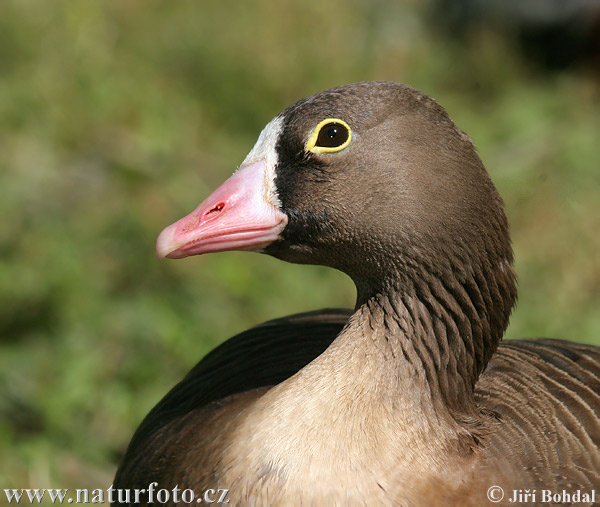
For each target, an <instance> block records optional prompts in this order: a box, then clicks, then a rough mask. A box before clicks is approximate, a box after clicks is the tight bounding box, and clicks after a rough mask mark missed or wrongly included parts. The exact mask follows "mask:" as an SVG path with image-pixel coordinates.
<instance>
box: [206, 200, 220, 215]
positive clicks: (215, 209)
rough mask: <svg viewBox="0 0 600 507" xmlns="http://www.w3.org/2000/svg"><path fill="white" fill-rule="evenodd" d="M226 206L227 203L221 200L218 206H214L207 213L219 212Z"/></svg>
mask: <svg viewBox="0 0 600 507" xmlns="http://www.w3.org/2000/svg"><path fill="white" fill-rule="evenodd" d="M224 207H225V203H224V202H220V203H219V204H217V205H216V206H214V207H213V208H211V209H209V210H208V211H207V212H206V214H205V216H206V215H210V214H211V213H218V212H219V211H221V210H222V209H223V208H224Z"/></svg>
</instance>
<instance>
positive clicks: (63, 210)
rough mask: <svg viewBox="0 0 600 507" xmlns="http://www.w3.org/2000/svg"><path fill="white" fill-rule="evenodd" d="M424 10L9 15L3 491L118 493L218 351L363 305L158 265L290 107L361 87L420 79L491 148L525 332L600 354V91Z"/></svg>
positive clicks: (13, 10)
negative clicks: (298, 320)
mask: <svg viewBox="0 0 600 507" xmlns="http://www.w3.org/2000/svg"><path fill="white" fill-rule="evenodd" d="M413 4H414V5H413ZM415 5H417V2H407V3H405V4H404V5H403V6H402V5H400V6H398V5H392V3H391V2H390V3H385V2H359V1H358V0H356V1H353V2H344V3H341V2H340V3H337V2H319V1H317V0H310V1H304V2H286V1H284V2H272V1H266V0H264V1H258V2H252V3H247V2H233V1H224V2H159V1H147V2H134V1H132V0H131V1H130V0H123V1H119V2H67V1H56V2H43V1H42V0H30V1H28V2H24V1H19V0H5V1H4V2H3V3H2V6H0V33H1V34H2V36H1V37H0V62H1V67H2V70H1V73H0V154H1V155H0V211H1V214H2V228H0V489H2V488H9V487H19V488H24V487H37V488H43V487H55V488H59V487H62V488H84V487H89V488H101V487H106V486H108V485H109V484H110V481H111V479H112V476H113V474H114V471H115V467H116V464H117V462H118V459H119V456H120V454H121V453H122V452H123V450H124V447H125V446H126V444H127V442H128V440H129V438H130V437H131V435H132V433H133V431H134V429H135V428H136V426H137V424H138V423H139V421H140V420H141V418H142V417H143V416H144V415H145V414H146V413H147V412H148V410H149V409H150V408H151V407H152V406H153V405H154V404H155V403H156V402H157V401H158V400H159V399H160V397H161V396H162V395H163V394H165V393H166V391H167V390H168V389H169V388H170V387H171V386H172V385H173V384H174V383H175V382H176V381H177V380H178V379H179V378H180V377H181V376H182V375H183V374H184V373H185V372H186V371H187V370H188V369H189V368H190V367H191V366H193V364H195V363H196V362H197V361H198V360H199V359H200V358H201V357H202V356H203V355H204V354H205V353H206V352H207V351H208V350H210V349H211V348H213V347H214V346H215V345H216V344H218V343H220V342H221V341H223V340H224V339H226V338H227V337H229V336H231V335H232V334H234V333H236V332H238V331H241V330H243V329H245V328H247V327H249V326H251V325H253V324H257V323H259V322H261V321H264V320H267V319H270V318H274V317H277V316H280V315H284V314H287V313H293V312H299V311H305V310H309V309H313V308H319V307H324V306H351V305H352V304H353V297H354V289H353V287H352V285H351V283H350V282H349V281H348V280H347V279H346V278H345V277H344V276H343V275H341V274H339V273H335V272H333V271H331V270H327V269H323V268H318V267H310V266H296V265H290V264H285V263H282V262H279V261H276V260H274V259H271V258H268V257H266V256H258V255H249V254H247V253H224V254H219V255H215V256H205V257H197V258H192V259H187V260H185V261H179V262H158V261H157V260H156V259H155V258H154V254H153V245H154V241H155V238H156V236H157V234H158V233H159V232H160V230H161V229H162V228H163V227H164V226H166V225H168V224H169V223H171V222H172V221H174V220H175V219H177V218H179V217H180V216H182V215H183V214H184V213H187V212H188V211H190V210H191V209H192V208H194V207H195V206H196V205H197V204H198V203H199V202H200V201H201V200H202V199H203V198H204V197H205V196H206V195H207V194H208V193H209V192H210V190H211V189H212V188H214V187H215V186H216V185H218V183H219V182H221V181H222V180H224V179H225V178H226V177H227V176H228V175H229V174H231V172H233V170H234V169H235V168H236V166H237V164H239V163H240V162H241V160H242V159H243V157H244V155H245V154H246V152H247V151H248V150H249V149H250V148H251V147H252V145H253V143H254V140H255V138H256V136H257V135H258V133H259V131H260V129H261V128H262V127H263V126H264V124H266V123H267V121H268V120H269V119H270V118H271V117H272V116H274V115H275V114H277V113H278V112H279V111H281V110H282V109H283V108H285V107H286V106H288V105H289V104H291V103H293V102H295V101H296V100H298V99H300V98H301V97H303V96H305V95H308V94H311V93H314V92H316V91H319V90H321V89H324V88H328V87H331V86H335V85H339V84H343V83H348V82H353V81H360V80H371V79H387V80H393V81H401V82H406V83H409V84H411V85H413V86H415V87H417V88H419V89H421V90H423V91H425V92H426V93H429V94H431V95H433V96H434V97H436V98H437V99H438V100H439V101H440V102H441V103H442V104H443V105H444V106H445V107H446V108H447V109H448V111H449V113H450V115H451V117H452V118H453V119H454V120H455V121H456V123H457V124H458V125H459V126H460V127H461V128H463V129H464V130H465V131H466V132H467V133H469V135H471V137H472V138H473V139H474V141H475V142H476V144H477V145H478V146H479V149H480V154H481V156H482V159H483V160H484V163H485V164H486V166H487V168H488V170H489V171H490V173H491V175H492V178H493V179H494V181H495V182H496V184H497V186H498V187H499V189H500V191H501V193H502V195H503V196H504V198H505V201H506V204H507V211H508V215H509V218H510V221H511V224H512V233H513V242H514V248H515V252H516V259H517V261H516V268H517V271H518V274H519V278H520V300H519V304H518V307H517V309H516V311H515V313H514V316H513V318H512V323H511V327H510V328H509V331H508V337H510V338H515V337H519V336H554V337H562V338H571V339H576V340H578V341H585V342H589V343H596V344H599V345H600V312H599V311H598V306H599V301H600V234H598V231H599V230H600V200H599V199H598V189H599V188H600V167H599V163H598V160H599V154H600V148H599V145H598V141H599V140H600V100H599V97H600V90H599V87H598V82H597V79H594V78H593V76H591V75H590V76H588V75H587V73H586V72H585V70H584V71H578V72H573V73H570V74H554V75H546V74H542V73H540V72H539V71H537V70H536V69H535V68H533V67H532V66H531V65H530V64H528V63H526V62H523V61H521V60H520V59H519V58H518V57H517V56H515V55H514V54H513V53H512V52H511V50H510V47H508V45H507V44H504V43H503V42H502V41H501V40H500V39H499V38H498V37H495V36H493V35H491V34H487V33H479V34H474V36H473V40H472V41H471V42H470V43H468V44H467V45H466V47H462V46H458V45H455V44H452V43H451V42H449V41H448V40H447V39H443V38H441V37H440V36H439V35H438V34H437V33H436V29H435V28H434V27H432V26H431V25H429V24H428V23H427V22H426V20H425V18H424V17H423V15H422V13H421V12H420V11H419V9H418V8H417V7H415Z"/></svg>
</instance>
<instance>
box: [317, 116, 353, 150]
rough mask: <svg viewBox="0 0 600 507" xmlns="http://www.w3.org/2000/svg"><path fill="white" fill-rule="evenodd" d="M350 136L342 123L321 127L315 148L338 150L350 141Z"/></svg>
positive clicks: (332, 123)
mask: <svg viewBox="0 0 600 507" xmlns="http://www.w3.org/2000/svg"><path fill="white" fill-rule="evenodd" d="M349 134H350V133H349V132H348V129H347V128H346V127H344V125H342V124H341V123H337V122H331V123H327V124H325V125H323V126H322V127H321V130H320V131H319V135H318V136H317V142H316V144H315V146H321V147H322V148H337V147H338V146H341V145H342V144H344V143H345V142H346V141H347V140H348V135H349Z"/></svg>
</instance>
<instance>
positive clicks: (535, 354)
mask: <svg viewBox="0 0 600 507" xmlns="http://www.w3.org/2000/svg"><path fill="white" fill-rule="evenodd" d="M476 393H477V396H478V401H479V403H480V404H481V405H482V406H484V407H486V408H489V409H491V410H494V411H495V412H496V413H498V414H499V415H500V418H501V421H502V424H501V425H500V428H499V429H498V431H496V432H495V433H494V434H493V435H491V436H490V444H489V445H490V451H491V453H492V454H493V455H495V457H496V462H497V463H498V464H499V465H500V466H501V468H503V469H504V470H505V472H506V475H507V476H508V477H510V476H513V479H514V487H515V488H517V489H520V488H531V487H539V488H543V487H548V485H551V484H557V483H558V484H560V485H561V486H562V487H564V488H567V489H569V487H571V488H574V489H577V488H579V489H583V488H591V487H594V486H595V487H598V486H600V474H599V473H598V471H599V470H600V349H599V348H597V347H593V346H589V345H582V344H576V343H570V342H565V341H562V340H553V339H538V340H518V341H516V340H515V341H507V342H504V343H502V344H501V346H500V347H499V348H498V351H497V352H496V354H494V356H493V358H492V360H491V362H490V364H489V366H488V368H487V369H486V371H485V372H484V374H483V375H482V376H481V378H480V381H479V382H478V384H477V386H476ZM515 471H517V472H516V473H515Z"/></svg>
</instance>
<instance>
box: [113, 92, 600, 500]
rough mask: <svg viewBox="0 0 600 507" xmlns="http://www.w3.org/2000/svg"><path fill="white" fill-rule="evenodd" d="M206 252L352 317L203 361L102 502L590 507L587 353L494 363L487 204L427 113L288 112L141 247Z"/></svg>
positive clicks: (283, 327) (508, 301) (500, 261)
mask: <svg viewBox="0 0 600 507" xmlns="http://www.w3.org/2000/svg"><path fill="white" fill-rule="evenodd" d="M225 250H248V251H254V252H262V253H265V254H267V255H270V256H273V257H276V258H278V259H282V260H285V261H289V262H294V263H301V264H318V265H324V266H329V267H332V268H335V269H337V270H341V271H342V272H344V273H346V274H347V275H348V276H349V277H350V278H351V279H352V281H353V282H354V284H355V285H356V291H357V297H356V306H355V308H354V309H353V310H340V309H324V310H319V311H313V312H309V313H302V314H297V315H291V316H288V317H284V318H279V319H276V320H272V321H269V322H266V323H264V324H261V325H258V326H256V327H253V328H252V329H249V330H247V331H245V332H242V333H241V334H238V335H237V336H234V337H233V338H231V339H229V340H227V341H226V342H224V343H223V344H222V345H220V346H218V347H217V348H216V349H214V350H213V351H212V352H210V353H209V354H208V355H207V356H206V357H205V358H204V359H202V360H201V361H200V362H199V363H198V364H197V365H196V366H195V367H194V368H193V369H192V370H191V371H190V372H189V373H188V374H187V376H185V378H184V379H183V380H182V381H181V382H180V383H179V384H178V385H176V386H175V387H174V388H173V389H172V390H171V391H170V392H169V393H168V394H167V395H166V396H165V397H164V398H163V399H162V401H160V402H159V403H158V405H157V406H156V407H155V408H154V409H153V410H152V411H151V412H150V413H149V414H148V415H147V417H146V418H145V419H144V421H143V422H142V423H141V425H140V427H139V428H138V430H137V431H136V433H135V435H134V436H133V438H132V440H131V442H130V444H129V446H128V448H127V451H126V453H125V455H124V458H123V460H122V462H121V464H120V466H119V468H118V471H117V474H116V477H115V481H114V484H113V488H115V489H117V490H125V489H129V490H133V489H138V490H143V494H144V495H147V496H142V499H145V500H144V501H146V502H150V503H152V501H154V502H155V503H156V502H158V503H164V504H167V505H175V504H176V503H177V499H174V498H173V495H174V494H175V493H178V492H179V493H180V494H182V493H181V492H184V491H185V492H186V494H187V495H188V497H186V498H184V500H186V502H187V499H190V498H191V497H190V496H189V495H191V494H192V493H193V494H195V495H196V497H194V498H197V499H198V500H197V501H204V499H203V497H202V496H201V495H202V494H203V493H202V492H204V493H206V492H207V491H208V492H211V491H212V492H213V493H214V492H216V491H221V492H222V494H226V495H227V496H226V499H225V500H223V501H226V502H228V503H230V504H231V505H412V506H419V505H427V506H429V505H460V506H465V505H477V506H481V505H487V504H488V501H492V502H495V503H499V504H501V505H502V504H504V505H515V504H516V505H518V504H520V503H528V502H529V504H535V503H541V502H543V501H548V500H547V499H548V497H547V496H544V495H563V496H561V497H560V499H558V498H557V497H556V496H554V497H552V501H557V500H559V501H558V503H569V502H570V501H572V500H573V499H577V498H579V501H580V502H584V503H585V502H588V503H593V501H595V500H596V499H598V501H600V494H596V493H595V491H594V488H600V450H599V447H600V394H599V393H600V348H596V347H593V346H590V345H583V344H576V343H570V342H566V341H561V340H556V339H526V340H514V341H513V340H511V341H506V342H502V343H500V342H501V339H502V336H503V333H504V331H505V329H506V327H507V325H508V321H509V316H510V314H511V310H512V308H513V306H514V304H515V300H516V297H517V290H516V277H515V273H514V271H513V268H512V263H513V253H512V247H511V243H510V237H509V228H508V223H507V219H506V216H505V213H504V204H503V202H502V200H501V197H500V196H499V194H498V192H497V190H496V188H495V187H494V185H493V183H492V181H491V179H490V177H489V175H488V173H487V172H486V170H485V168H484V166H483V164H482V162H481V160H480V158H479V156H478V155H477V153H476V148H475V146H474V144H473V142H472V141H471V139H470V138H469V137H468V136H467V135H466V134H465V133H463V132H462V131H461V130H460V129H459V128H458V127H457V126H455V124H454V123H453V122H452V121H451V120H450V118H449V117H448V115H447V113H446V111H445V110H444V109H443V108H442V107H441V106H440V105H438V103H437V102H436V101H435V100H434V99H432V98H430V97H429V96H427V95H425V94H423V93H421V92H419V91H417V90H415V89H413V88H411V87H409V86H407V85H402V84H398V83H392V82H360V83H355V84H350V85H344V86H340V87H336V88H332V89H329V90H326V91H323V92H320V93H317V94H315V95H313V96H310V97H308V98H305V99H302V100H300V101H299V102H297V103H296V104H294V105H292V106H290V107H288V108H287V109H286V110H284V111H283V112H282V113H280V114H279V115H278V116H276V117H275V118H274V119H273V120H272V121H271V122H270V123H268V124H267V126H266V127H265V128H264V130H263V131H262V132H261V134H260V136H259V137H258V140H257V142H256V144H255V146H254V147H253V148H252V150H251V151H250V153H249V154H248V155H247V157H246V158H245V160H244V161H243V163H242V164H241V166H240V167H239V169H238V170H237V171H236V172H235V173H234V174H233V175H232V176H231V177H230V178H229V179H228V180H227V181H226V182H225V183H223V184H222V186H220V187H219V188H218V189H217V190H216V191H215V192H214V193H212V195H210V196H209V197H208V198H207V199H206V200H205V201H203V202H202V203H201V204H200V205H199V206H198V207H197V208H196V209H195V210H194V211H193V212H192V213H190V214H189V215H187V216H186V217H184V218H182V219H181V220H179V221H178V222H176V223H174V224H173V225H171V226H169V227H167V228H166V229H165V230H164V231H163V232H162V233H161V234H160V236H159V237H158V240H157V246H156V252H157V255H158V257H159V258H165V257H166V258H170V259H179V258H183V257H188V256H192V255H199V254H205V253H209V252H219V251H225ZM159 488H162V489H163V496H162V497H158V499H157V497H156V491H158V489H159ZM165 491H166V493H165ZM223 492H224V493H223ZM599 493H600V492H599ZM211 494H212V493H211ZM153 495H154V496H153ZM168 495H170V496H168ZM519 495H520V496H519ZM524 495H525V496H524ZM527 495H534V496H533V497H531V496H529V497H527ZM536 495H537V496H536ZM564 495H567V496H568V498H567V497H566V496H564ZM569 495H570V496H569ZM574 495H579V497H575V496H574ZM586 495H587V496H586ZM594 495H597V496H594ZM209 498H212V499H213V500H215V498H216V494H215V495H213V496H212V497H210V496H209ZM180 502H181V500H180ZM119 503H123V504H125V503H127V501H126V500H117V501H115V504H119Z"/></svg>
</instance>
